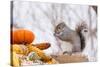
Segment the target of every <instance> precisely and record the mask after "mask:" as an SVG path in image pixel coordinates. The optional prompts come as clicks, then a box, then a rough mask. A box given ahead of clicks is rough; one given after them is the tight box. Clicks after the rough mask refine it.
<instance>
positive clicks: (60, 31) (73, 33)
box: [54, 22, 88, 54]
mask: <svg viewBox="0 0 100 67" xmlns="http://www.w3.org/2000/svg"><path fill="white" fill-rule="evenodd" d="M86 26H87V25H86V24H84V23H81V24H79V25H77V27H76V29H75V30H72V29H70V28H69V27H68V26H67V25H66V24H65V23H64V22H61V23H59V24H58V25H57V26H56V27H55V30H54V36H55V37H57V38H59V39H60V40H62V41H65V42H69V43H71V44H72V52H70V53H71V54H72V53H74V52H82V51H83V49H84V48H85V36H84V35H85V34H86V33H87V32H88V29H87V27H86ZM66 52H67V51H65V52H63V53H66Z"/></svg>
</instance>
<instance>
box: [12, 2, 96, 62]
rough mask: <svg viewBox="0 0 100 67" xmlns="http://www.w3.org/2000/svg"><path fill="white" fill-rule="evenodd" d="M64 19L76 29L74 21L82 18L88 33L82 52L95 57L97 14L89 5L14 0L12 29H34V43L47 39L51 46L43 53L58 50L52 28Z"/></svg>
mask: <svg viewBox="0 0 100 67" xmlns="http://www.w3.org/2000/svg"><path fill="white" fill-rule="evenodd" d="M60 21H64V22H65V23H66V24H67V25H68V26H69V27H70V28H71V29H73V30H75V27H76V26H77V24H79V23H81V22H82V21H84V23H86V24H87V25H88V28H89V31H90V34H89V35H87V36H86V47H85V49H84V51H83V54H85V55H88V56H89V60H90V61H95V60H96V54H97V31H96V30H97V15H96V13H95V11H94V10H93V8H92V7H91V6H88V5H74V4H58V3H42V2H31V1H14V2H13V25H14V27H15V28H26V29H29V30H31V31H33V32H34V33H35V35H36V39H35V41H34V42H33V43H40V42H49V43H51V47H50V48H49V49H47V50H45V53H46V54H55V55H57V54H59V52H60V51H61V49H60V47H59V45H60V44H63V43H62V42H61V43H59V42H58V40H57V39H56V38H55V37H54V35H53V34H54V28H55V26H56V25H57V24H59V22H60Z"/></svg>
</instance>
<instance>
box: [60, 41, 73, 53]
mask: <svg viewBox="0 0 100 67" xmlns="http://www.w3.org/2000/svg"><path fill="white" fill-rule="evenodd" d="M61 49H62V53H64V52H68V53H71V52H72V44H71V43H69V42H65V41H61Z"/></svg>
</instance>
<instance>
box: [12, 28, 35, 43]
mask: <svg viewBox="0 0 100 67" xmlns="http://www.w3.org/2000/svg"><path fill="white" fill-rule="evenodd" d="M11 36H12V37H11V43H12V44H30V43H32V41H33V40H34V39H35V35H34V34H33V32H31V31H29V30H25V29H19V30H15V31H12V34H11Z"/></svg>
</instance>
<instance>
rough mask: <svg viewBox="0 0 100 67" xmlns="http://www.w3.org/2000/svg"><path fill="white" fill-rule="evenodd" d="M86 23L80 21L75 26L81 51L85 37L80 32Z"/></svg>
mask: <svg viewBox="0 0 100 67" xmlns="http://www.w3.org/2000/svg"><path fill="white" fill-rule="evenodd" d="M86 26H87V25H86V24H85V23H84V22H83V23H80V24H78V25H77V26H76V29H75V30H76V32H77V33H78V35H79V36H80V41H81V51H83V49H84V48H85V37H84V35H83V33H82V31H83V30H84V29H86Z"/></svg>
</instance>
